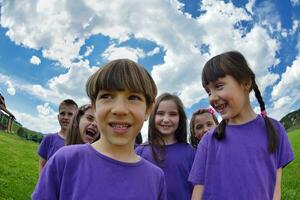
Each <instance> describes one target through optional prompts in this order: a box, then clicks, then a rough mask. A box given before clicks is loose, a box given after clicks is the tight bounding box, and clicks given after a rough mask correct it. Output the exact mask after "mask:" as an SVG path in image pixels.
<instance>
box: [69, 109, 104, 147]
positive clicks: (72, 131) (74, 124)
mask: <svg viewBox="0 0 300 200" xmlns="http://www.w3.org/2000/svg"><path fill="white" fill-rule="evenodd" d="M91 108H92V106H91V104H85V105H83V106H80V107H79V109H78V110H77V112H76V113H75V115H74V117H73V118H72V121H71V123H70V125H69V128H68V131H67V137H66V140H65V145H72V144H84V141H83V140H82V138H81V134H80V131H79V123H80V120H81V118H82V116H83V115H84V114H85V112H86V111H87V110H88V109H91ZM99 138H100V135H99V137H98V138H96V139H95V141H96V140H98V139H99Z"/></svg>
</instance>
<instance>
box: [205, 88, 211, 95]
mask: <svg viewBox="0 0 300 200" xmlns="http://www.w3.org/2000/svg"><path fill="white" fill-rule="evenodd" d="M205 91H206V93H207V94H208V96H210V94H211V93H210V90H209V89H207V88H206V89H205Z"/></svg>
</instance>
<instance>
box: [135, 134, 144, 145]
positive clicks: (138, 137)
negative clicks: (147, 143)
mask: <svg viewBox="0 0 300 200" xmlns="http://www.w3.org/2000/svg"><path fill="white" fill-rule="evenodd" d="M142 143H143V136H142V134H141V132H139V134H138V135H137V136H136V137H135V144H142Z"/></svg>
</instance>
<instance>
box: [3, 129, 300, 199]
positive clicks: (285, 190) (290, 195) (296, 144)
mask: <svg viewBox="0 0 300 200" xmlns="http://www.w3.org/2000/svg"><path fill="white" fill-rule="evenodd" d="M288 135H289V139H290V141H291V144H292V147H293V150H294V154H295V157H296V159H295V160H294V161H293V162H292V163H290V164H289V165H288V166H287V167H285V168H284V170H283V177H282V199H283V200H298V199H300V159H299V155H300V129H298V130H294V131H292V132H289V134H288ZM37 147H38V144H37V143H34V142H31V141H28V140H23V139H20V138H19V137H18V136H16V135H13V134H7V133H4V132H1V131H0V200H4V199H5V200H19V199H20V200H23V199H30V195H31V193H32V191H33V190H34V187H35V184H36V182H37V179H38V156H37Z"/></svg>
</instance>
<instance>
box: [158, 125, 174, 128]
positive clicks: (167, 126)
mask: <svg viewBox="0 0 300 200" xmlns="http://www.w3.org/2000/svg"><path fill="white" fill-rule="evenodd" d="M160 126H161V127H162V128H171V127H172V125H160Z"/></svg>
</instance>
